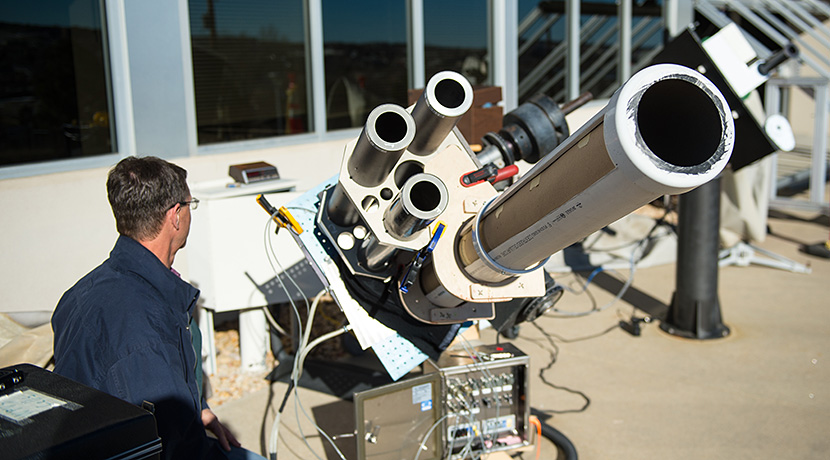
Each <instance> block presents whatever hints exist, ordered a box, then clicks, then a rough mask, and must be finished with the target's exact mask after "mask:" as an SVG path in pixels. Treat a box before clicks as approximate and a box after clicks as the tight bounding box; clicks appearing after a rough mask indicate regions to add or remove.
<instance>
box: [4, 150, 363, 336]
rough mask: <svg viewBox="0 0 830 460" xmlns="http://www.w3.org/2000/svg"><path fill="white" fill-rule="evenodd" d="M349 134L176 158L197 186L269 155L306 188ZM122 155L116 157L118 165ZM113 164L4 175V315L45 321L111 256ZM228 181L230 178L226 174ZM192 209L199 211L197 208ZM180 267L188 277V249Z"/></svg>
mask: <svg viewBox="0 0 830 460" xmlns="http://www.w3.org/2000/svg"><path fill="white" fill-rule="evenodd" d="M348 140H349V139H340V140H333V141H326V142H320V143H314V144H303V145H296V146H290V147H280V148H271V149H263V150H252V151H246V152H242V153H233V154H217V155H208V156H196V157H189V158H181V159H177V160H171V161H173V162H174V163H176V164H178V165H180V166H182V167H184V168H185V169H187V170H188V181H189V183H190V184H191V186H193V185H194V184H197V183H199V182H203V181H213V180H218V179H223V178H228V166H229V165H231V164H237V163H247V162H252V161H260V160H261V161H266V162H269V163H271V164H273V165H275V166H276V167H277V169H278V170H279V172H280V176H281V177H282V178H285V179H293V180H297V181H298V185H297V187H296V189H297V190H298V191H304V190H308V189H310V188H312V187H314V186H316V185H317V184H319V183H320V182H323V181H324V180H326V179H328V178H330V177H331V176H333V175H334V174H336V173H337V172H338V170H339V168H340V161H341V157H342V155H343V147H344V146H345V144H346V142H347V141H348ZM115 162H117V159H114V160H113V164H114V163H115ZM108 170H109V167H103V168H94V169H85V170H79V171H71V172H63V173H55V174H47V175H40V176H34V177H26V178H17V179H7V180H2V181H0V215H2V216H4V217H3V220H4V223H3V238H2V239H1V240H0V254H2V255H3V260H4V261H5V262H4V263H0V291H2V292H3V298H2V300H0V313H15V312H18V313H19V312H27V314H23V315H17V318H18V320H21V321H29V319H28V318H31V321H35V322H38V321H47V320H48V315H49V314H51V311H52V310H53V309H54V307H55V305H56V304H57V302H58V300H59V299H60V296H61V295H62V294H63V292H64V291H65V290H66V289H68V288H69V287H70V286H72V284H74V283H75V281H77V280H78V279H79V278H80V277H81V276H83V275H84V274H86V273H87V272H88V271H90V270H91V269H92V268H93V267H95V266H97V265H98V264H100V263H101V262H102V261H103V260H105V259H106V258H107V257H108V254H109V251H110V250H111V249H112V246H113V244H114V243H115V240H116V238H117V236H118V235H117V233H116V231H115V221H114V219H113V217H112V212H111V210H110V208H109V203H108V202H107V197H106V176H107V172H108ZM228 180H229V181H230V178H228ZM194 212H199V211H198V210H196V211H194ZM174 267H175V268H176V269H177V270H178V271H179V272H181V273H182V275H183V276H184V277H185V278H187V273H188V257H187V248H185V249H184V250H182V251H180V252H179V255H178V256H177V258H176V261H175V264H174ZM37 312H40V313H37Z"/></svg>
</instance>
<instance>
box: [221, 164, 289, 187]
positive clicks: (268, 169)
mask: <svg viewBox="0 0 830 460" xmlns="http://www.w3.org/2000/svg"><path fill="white" fill-rule="evenodd" d="M228 175H229V176H231V177H232V178H233V180H235V181H236V182H238V183H240V184H252V183H254V182H262V181H266V180H273V179H279V178H280V173H279V172H277V167H276V166H274V165H272V164H269V163H265V162H264V161H258V162H256V163H245V164H239V165H231V166H230V168H228Z"/></svg>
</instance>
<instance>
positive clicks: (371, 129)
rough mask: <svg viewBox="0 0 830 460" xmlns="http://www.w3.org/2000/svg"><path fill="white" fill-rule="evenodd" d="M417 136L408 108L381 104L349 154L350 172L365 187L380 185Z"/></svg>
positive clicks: (370, 115)
mask: <svg viewBox="0 0 830 460" xmlns="http://www.w3.org/2000/svg"><path fill="white" fill-rule="evenodd" d="M414 136H415V121H414V120H413V119H412V115H410V114H409V112H407V111H406V109H404V108H403V107H401V106H399V105H396V104H383V105H379V106H377V107H376V108H375V109H374V110H372V111H371V112H370V113H369V117H368V118H367V119H366V125H364V126H363V131H361V132H360V136H359V137H358V138H357V142H356V143H355V146H354V150H353V151H352V154H351V156H350V157H349V175H350V176H351V178H352V179H353V180H354V181H355V182H357V183H358V184H360V185H362V186H364V187H374V186H376V185H380V184H381V183H383V181H384V180H386V177H387V176H388V175H389V173H390V172H392V169H393V168H394V167H395V164H396V163H397V162H398V159H400V157H401V155H403V152H404V150H406V148H407V147H408V146H409V144H410V143H411V142H412V139H413V138H414Z"/></svg>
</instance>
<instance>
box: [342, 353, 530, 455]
mask: <svg viewBox="0 0 830 460" xmlns="http://www.w3.org/2000/svg"><path fill="white" fill-rule="evenodd" d="M529 366H530V357H529V356H527V355H526V354H525V353H524V352H522V351H521V350H519V349H518V348H516V346H514V345H512V344H509V343H507V344H503V345H481V346H467V347H464V348H453V349H449V350H446V351H445V352H444V353H443V354H442V355H441V357H440V358H439V359H438V361H437V362H432V361H426V362H425V363H424V374H423V375H421V376H419V377H415V378H410V379H406V380H402V381H400V382H396V383H392V384H389V385H384V386H381V387H377V388H373V389H371V390H367V391H364V392H359V393H355V396H354V401H355V416H356V417H355V422H356V430H355V433H356V435H357V436H356V439H357V454H358V459H359V460H368V459H371V460H393V459H400V458H416V457H417V458H418V459H419V460H437V459H461V458H465V457H473V458H476V457H477V456H479V455H481V454H484V453H492V452H498V451H509V450H513V449H518V448H521V447H526V446H529V445H530V442H531V437H530V430H529V429H528V425H529V421H528V418H529V416H530V398H529V392H528V380H529V378H528V376H529Z"/></svg>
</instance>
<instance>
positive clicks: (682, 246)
mask: <svg viewBox="0 0 830 460" xmlns="http://www.w3.org/2000/svg"><path fill="white" fill-rule="evenodd" d="M720 188H721V185H720V178H717V179H715V180H713V181H711V182H709V183H707V184H704V185H701V186H700V187H698V188H696V189H694V190H692V191H690V192H688V193H685V194H683V195H680V205H679V206H680V212H679V216H678V217H679V221H678V229H677V236H678V241H677V272H676V281H675V283H676V284H675V286H677V290H676V291H675V293H674V295H673V297H672V302H671V305H669V311H668V313H667V314H666V318H665V319H663V321H662V323H661V324H660V328H661V329H663V330H664V331H666V332H668V333H669V334H672V335H676V336H680V337H686V338H691V339H702V340H703V339H716V338H720V337H725V336H727V335H729V328H728V327H726V325H724V324H723V321H722V320H721V313H720V301H719V300H718V245H719V243H720V239H719V238H720V237H719V234H718V232H719V228H720Z"/></svg>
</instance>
